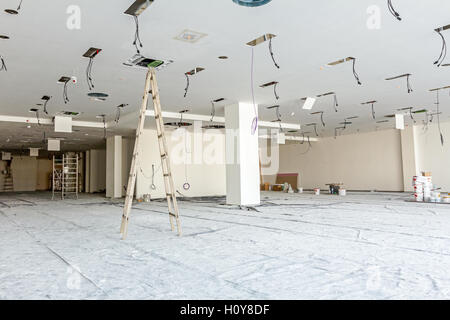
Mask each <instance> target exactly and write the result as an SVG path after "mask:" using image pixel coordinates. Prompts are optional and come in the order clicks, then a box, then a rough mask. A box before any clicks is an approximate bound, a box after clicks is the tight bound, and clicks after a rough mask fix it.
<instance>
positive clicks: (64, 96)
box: [63, 81, 70, 104]
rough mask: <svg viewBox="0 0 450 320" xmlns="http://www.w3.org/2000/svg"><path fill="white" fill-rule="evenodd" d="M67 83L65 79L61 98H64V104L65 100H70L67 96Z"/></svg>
mask: <svg viewBox="0 0 450 320" xmlns="http://www.w3.org/2000/svg"><path fill="white" fill-rule="evenodd" d="M68 83H69V81H66V82H65V83H64V89H63V100H64V103H65V104H67V102H69V101H70V100H69V97H68V96H67V84H68Z"/></svg>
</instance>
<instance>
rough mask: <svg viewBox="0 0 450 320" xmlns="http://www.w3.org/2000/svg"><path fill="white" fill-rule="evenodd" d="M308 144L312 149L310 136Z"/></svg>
mask: <svg viewBox="0 0 450 320" xmlns="http://www.w3.org/2000/svg"><path fill="white" fill-rule="evenodd" d="M308 144H309V147H310V148H312V144H311V139H310V137H309V136H308Z"/></svg>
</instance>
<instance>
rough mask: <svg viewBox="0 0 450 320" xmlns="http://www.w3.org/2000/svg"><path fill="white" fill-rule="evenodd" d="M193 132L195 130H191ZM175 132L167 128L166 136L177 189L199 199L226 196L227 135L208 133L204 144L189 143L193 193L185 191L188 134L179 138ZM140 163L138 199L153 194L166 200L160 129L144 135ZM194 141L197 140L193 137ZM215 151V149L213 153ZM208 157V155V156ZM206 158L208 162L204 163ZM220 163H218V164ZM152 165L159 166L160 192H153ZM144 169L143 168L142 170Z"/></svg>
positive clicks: (189, 169) (151, 130) (156, 180)
mask: <svg viewBox="0 0 450 320" xmlns="http://www.w3.org/2000/svg"><path fill="white" fill-rule="evenodd" d="M190 131H192V129H190ZM173 132H174V131H173V130H168V129H166V137H167V143H168V148H169V152H170V157H171V159H170V160H171V163H172V173H173V177H174V183H175V188H176V190H178V191H179V192H181V193H182V194H184V195H186V196H188V197H196V196H219V195H220V196H223V195H225V194H226V171H225V155H224V153H225V152H224V151H225V134H224V133H223V132H221V131H216V130H209V131H205V132H206V135H205V136H204V137H203V139H202V140H200V141H202V143H198V144H195V145H194V144H192V146H191V147H189V143H187V145H188V146H187V150H188V155H189V152H192V154H191V155H192V161H191V163H190V164H188V165H187V174H188V179H187V181H188V182H189V183H190V185H191V189H190V190H189V191H185V190H184V189H183V184H184V183H185V181H186V180H185V165H184V164H183V162H184V159H185V150H186V146H185V143H184V142H183V140H184V135H182V136H177V135H176V134H173ZM141 137H142V140H141V143H140V145H141V147H140V151H139V152H140V159H141V160H140V161H139V163H138V166H137V168H138V172H137V181H136V197H137V198H141V197H142V196H143V195H144V194H151V196H152V198H163V197H165V190H164V181H163V176H162V171H161V169H160V167H161V158H160V156H159V149H158V142H157V136H156V130H153V129H146V130H144V133H143V135H142V136H141ZM190 140H191V141H193V140H194V138H193V137H192V136H191V139H190ZM213 149H214V150H213ZM204 155H205V156H204ZM202 158H203V159H206V163H205V162H204V161H202ZM217 163H218V164H217ZM152 164H154V165H155V171H156V173H155V182H154V183H155V185H156V190H152V189H151V188H150V186H151V183H152V181H151V177H152ZM139 168H141V169H139Z"/></svg>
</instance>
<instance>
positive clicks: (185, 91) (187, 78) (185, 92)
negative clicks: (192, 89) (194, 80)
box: [184, 73, 189, 98]
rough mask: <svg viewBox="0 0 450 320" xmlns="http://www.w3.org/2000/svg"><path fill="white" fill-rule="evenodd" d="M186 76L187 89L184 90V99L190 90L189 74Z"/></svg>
mask: <svg viewBox="0 0 450 320" xmlns="http://www.w3.org/2000/svg"><path fill="white" fill-rule="evenodd" d="M184 75H185V76H186V88H185V89H184V97H185V98H186V96H187V93H188V90H189V74H188V73H185V74H184Z"/></svg>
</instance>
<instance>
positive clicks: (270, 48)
mask: <svg viewBox="0 0 450 320" xmlns="http://www.w3.org/2000/svg"><path fill="white" fill-rule="evenodd" d="M269 52H270V56H271V57H272V61H273V63H274V64H275V67H277V68H278V69H280V66H279V65H278V63H277V62H276V61H275V57H274V55H273V51H272V38H270V39H269Z"/></svg>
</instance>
